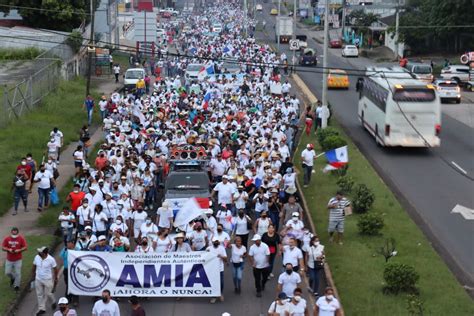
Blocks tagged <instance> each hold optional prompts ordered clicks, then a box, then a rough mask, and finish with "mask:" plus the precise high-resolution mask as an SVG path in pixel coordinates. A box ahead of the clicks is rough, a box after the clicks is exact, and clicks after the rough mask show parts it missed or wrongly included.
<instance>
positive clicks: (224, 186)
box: [211, 175, 235, 209]
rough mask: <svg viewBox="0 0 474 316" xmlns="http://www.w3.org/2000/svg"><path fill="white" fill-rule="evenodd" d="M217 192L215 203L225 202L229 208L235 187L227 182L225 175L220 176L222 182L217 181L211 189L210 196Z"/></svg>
mask: <svg viewBox="0 0 474 316" xmlns="http://www.w3.org/2000/svg"><path fill="white" fill-rule="evenodd" d="M216 192H217V203H218V204H219V205H220V204H225V205H226V206H227V209H231V207H232V202H233V201H234V193H235V187H234V185H232V184H231V183H229V180H228V177H227V176H226V175H224V176H222V182H219V183H218V184H217V185H216V186H215V187H214V190H213V191H212V194H211V197H212V198H214V195H215V194H216Z"/></svg>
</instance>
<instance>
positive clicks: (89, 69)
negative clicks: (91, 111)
mask: <svg viewBox="0 0 474 316" xmlns="http://www.w3.org/2000/svg"><path fill="white" fill-rule="evenodd" d="M90 5H91V7H90V14H91V34H90V38H89V47H87V55H88V58H87V81H86V97H87V96H88V95H89V94H90V89H91V75H92V74H91V72H92V57H93V53H94V52H95V49H94V17H95V12H94V0H90Z"/></svg>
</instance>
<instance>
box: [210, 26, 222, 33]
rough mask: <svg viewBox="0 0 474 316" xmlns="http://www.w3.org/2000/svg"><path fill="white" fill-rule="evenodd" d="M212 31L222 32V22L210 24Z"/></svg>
mask: <svg viewBox="0 0 474 316" xmlns="http://www.w3.org/2000/svg"><path fill="white" fill-rule="evenodd" d="M212 32H213V33H220V32H222V24H214V25H213V26H212Z"/></svg>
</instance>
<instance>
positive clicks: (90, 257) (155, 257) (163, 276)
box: [68, 250, 221, 297]
mask: <svg viewBox="0 0 474 316" xmlns="http://www.w3.org/2000/svg"><path fill="white" fill-rule="evenodd" d="M218 260H219V259H218V258H217V256H216V255H215V254H211V253H209V252H205V251H202V252H170V253H133V252H90V251H73V250H69V251H68V273H69V280H68V285H69V293H70V294H75V295H81V296H100V295H101V293H102V291H103V290H105V289H108V290H109V291H110V292H111V294H112V296H115V297H129V296H132V295H137V296H139V297H190V296H193V297H217V296H220V295H221V290H220V273H219V261H218Z"/></svg>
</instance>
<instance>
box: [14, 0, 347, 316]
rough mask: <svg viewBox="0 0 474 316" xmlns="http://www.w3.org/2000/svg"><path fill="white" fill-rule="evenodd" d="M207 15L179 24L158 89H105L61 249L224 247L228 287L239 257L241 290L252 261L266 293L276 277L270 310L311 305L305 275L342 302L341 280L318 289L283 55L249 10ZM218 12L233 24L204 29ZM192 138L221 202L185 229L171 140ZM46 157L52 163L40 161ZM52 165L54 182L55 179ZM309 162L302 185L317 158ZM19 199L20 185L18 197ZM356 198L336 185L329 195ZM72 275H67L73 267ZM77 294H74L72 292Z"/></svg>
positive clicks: (315, 246) (295, 103)
mask: <svg viewBox="0 0 474 316" xmlns="http://www.w3.org/2000/svg"><path fill="white" fill-rule="evenodd" d="M206 16H207V18H203V17H202V16H197V15H192V16H189V17H188V18H187V20H186V25H189V26H191V28H190V31H188V32H180V33H179V35H178V36H177V39H176V40H175V43H176V46H177V47H178V49H179V51H180V52H181V53H182V55H180V56H178V57H175V58H174V57H170V59H172V60H173V66H172V69H171V71H170V69H169V67H171V66H169V65H170V63H169V62H165V63H163V65H168V66H166V68H167V71H166V74H167V75H168V76H165V75H164V74H165V71H161V74H163V76H157V77H155V81H154V82H151V81H152V79H151V80H150V82H149V84H148V85H149V86H150V89H149V90H150V93H149V94H148V93H146V92H147V90H146V89H143V87H142V86H140V87H138V86H137V89H134V90H131V91H125V92H124V93H118V92H115V93H113V94H112V95H110V96H103V98H102V99H101V102H100V110H101V114H102V116H103V122H102V123H103V124H102V129H103V133H104V142H103V144H102V145H101V146H100V150H99V151H98V152H97V153H88V152H87V151H88V149H89V146H88V145H87V142H88V141H89V140H90V135H89V134H88V128H87V126H85V127H84V128H83V130H82V131H81V145H79V146H78V147H77V149H76V150H75V152H74V162H75V168H76V171H75V177H74V186H73V190H72V191H71V192H70V193H69V194H68V196H67V202H68V205H67V206H65V207H64V208H63V211H62V212H61V214H59V216H58V221H59V222H60V227H61V230H62V233H63V239H64V245H65V248H64V250H63V251H62V253H61V257H62V258H63V260H64V261H65V263H66V262H67V251H68V250H71V249H73V250H78V251H96V252H100V251H105V252H138V253H166V252H190V251H209V252H211V253H215V254H216V256H217V257H218V258H219V259H220V265H219V267H220V269H219V270H220V271H219V272H220V275H221V288H222V289H223V287H224V277H223V274H224V270H225V269H227V268H226V267H227V266H228V265H230V267H231V273H232V280H233V287H234V292H235V294H236V295H239V294H240V293H241V289H242V278H243V271H244V265H246V264H250V265H251V266H252V273H253V278H254V281H255V294H256V296H257V297H261V296H262V292H263V291H265V286H266V284H267V281H268V280H270V279H272V278H276V279H277V284H278V286H277V287H278V288H277V292H278V293H279V294H278V297H277V298H276V300H275V301H274V302H273V303H272V305H271V306H270V307H269V310H268V314H269V315H293V316H298V315H308V313H313V308H312V307H310V306H309V305H308V303H307V302H306V300H305V299H304V298H303V295H302V293H303V292H302V289H301V286H302V280H303V278H304V277H305V276H306V275H307V276H309V279H310V286H309V288H308V290H309V291H310V293H311V295H316V297H319V299H318V303H317V307H316V308H315V310H316V311H318V310H321V311H332V312H336V311H338V310H339V303H338V301H337V299H336V298H334V295H333V294H334V293H333V292H332V289H330V288H328V289H326V291H325V292H324V293H320V282H319V280H320V278H321V277H322V275H323V272H322V270H323V267H324V260H325V254H324V246H323V245H321V243H320V242H319V238H318V236H315V235H313V234H312V233H311V232H310V230H309V228H308V225H307V224H306V223H307V221H308V220H309V219H307V218H305V214H304V212H303V208H302V207H301V205H300V204H299V202H298V198H297V194H296V193H297V187H296V176H297V175H296V169H295V168H294V166H293V163H292V156H293V152H294V150H295V147H296V144H295V139H296V134H297V133H298V125H299V118H300V107H301V104H300V101H299V100H298V99H297V98H296V97H295V95H292V94H291V85H290V84H289V83H288V82H287V81H286V82H285V80H284V78H282V75H281V74H280V69H281V67H280V66H279V65H280V64H281V59H280V56H278V55H277V54H275V53H274V52H272V51H271V49H270V47H269V46H268V45H264V44H258V43H256V42H255V40H254V39H253V38H252V37H251V36H250V37H248V38H245V37H243V36H242V34H243V32H244V27H245V26H246V25H248V26H249V29H252V22H251V21H247V20H246V19H245V18H244V17H243V14H242V13H240V11H239V10H235V8H232V7H231V6H225V7H219V8H212V9H209V11H208V12H207V15H206ZM215 22H219V23H221V24H222V25H223V26H224V28H223V31H222V33H221V34H219V35H212V36H208V35H206V33H208V32H209V33H211V30H210V29H211V26H212V23H215ZM183 53H184V55H183ZM227 57H232V58H233V59H234V60H237V61H238V62H239V67H240V69H241V72H240V74H236V75H228V74H227V73H226V69H225V67H224V66H223V60H224V59H225V58H227ZM191 63H202V64H205V65H206V66H205V71H204V73H203V74H200V76H199V78H198V79H196V80H191V79H189V78H186V77H185V71H184V70H185V69H186V65H188V64H191ZM209 69H211V70H209ZM153 75H154V74H153ZM272 82H283V86H284V89H282V93H281V94H272V90H271V85H272ZM88 100H89V101H88ZM88 100H86V102H88V103H87V104H86V105H87V108H88V110H89V109H93V108H94V102H93V101H92V102H91V101H90V99H88ZM51 142H52V143H54V146H53V144H52V145H51V146H49V145H48V148H51V150H52V152H51V155H49V157H50V158H51V160H52V162H56V161H58V160H59V149H60V147H61V146H62V136H60V135H59V134H58V131H57V130H55V134H54V135H53V134H52V138H51ZM183 144H188V145H196V146H204V148H206V151H207V152H206V157H207V158H206V160H207V162H206V164H205V167H206V168H207V170H208V173H209V180H210V182H211V184H212V193H211V196H210V199H211V201H212V203H211V206H210V207H209V208H207V209H204V210H203V215H202V216H200V217H197V218H196V219H195V220H193V221H191V222H189V223H188V225H186V226H185V227H180V228H181V229H178V230H176V227H174V225H173V224H174V223H173V220H174V215H175V210H174V209H173V206H172V205H171V203H169V202H168V201H166V200H165V201H164V202H161V193H162V192H161V188H162V187H163V183H164V181H165V179H166V176H167V174H168V172H169V169H170V163H171V161H170V160H171V159H170V156H171V149H172V148H173V146H176V145H183ZM305 151H306V152H305V154H304V156H303V157H302V158H303V159H304V160H305V161H307V164H308V165H311V166H312V160H313V159H314V158H315V156H316V155H315V153H314V149H313V146H312V144H308V145H307V147H306V149H305ZM88 155H96V156H94V157H96V158H95V160H94V162H93V163H91V164H88V163H87V162H86V159H87V156H88ZM25 161H26V159H25ZM20 169H21V168H20ZM43 169H44V164H43V165H41V167H40V172H43ZM52 173H54V170H53V171H52ZM52 173H51V177H49V178H48V183H50V179H53V180H52V181H54V177H53V174H52ZM307 173H308V174H306V171H305V185H306V184H309V181H310V177H311V169H309V170H308V171H307ZM18 176H21V172H20V173H19V174H18ZM45 181H46V180H45ZM45 183H46V182H45ZM20 199H21V195H19V198H18V203H19V201H20ZM338 201H339V202H338ZM18 203H17V204H18ZM334 203H336V204H334ZM338 203H339V204H340V205H341V206H338V205H339V204H338ZM347 203H348V202H347V201H346V200H345V199H344V198H343V197H342V196H339V197H338V198H336V200H335V202H334V201H332V204H331V207H333V208H343V207H344V206H345V205H347ZM17 204H16V205H17ZM343 204H344V205H343ZM44 251H45V249H41V253H43V252H44ZM46 256H48V254H47V250H46ZM277 257H281V260H280V259H279V260H278V262H281V265H280V266H276V262H277V260H276V258H277ZM65 268H67V263H66V264H65ZM64 277H65V278H66V280H65V281H66V282H67V269H65V273H64ZM66 284H67V283H66ZM109 296H110V293H109ZM42 299H43V300H44V299H45V298H44V297H43V298H42ZM46 299H47V298H46ZM68 299H69V302H71V301H72V302H76V303H77V298H75V297H74V296H73V295H68ZM178 299H179V298H178ZM217 300H221V301H223V300H224V297H223V296H221V297H219V298H212V299H211V303H215V302H216V301H217ZM63 302H65V301H64V300H63ZM41 306H42V307H41V308H43V307H44V302H42V305H41ZM315 314H316V312H315ZM94 315H99V314H94ZM325 315H330V314H325Z"/></svg>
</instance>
